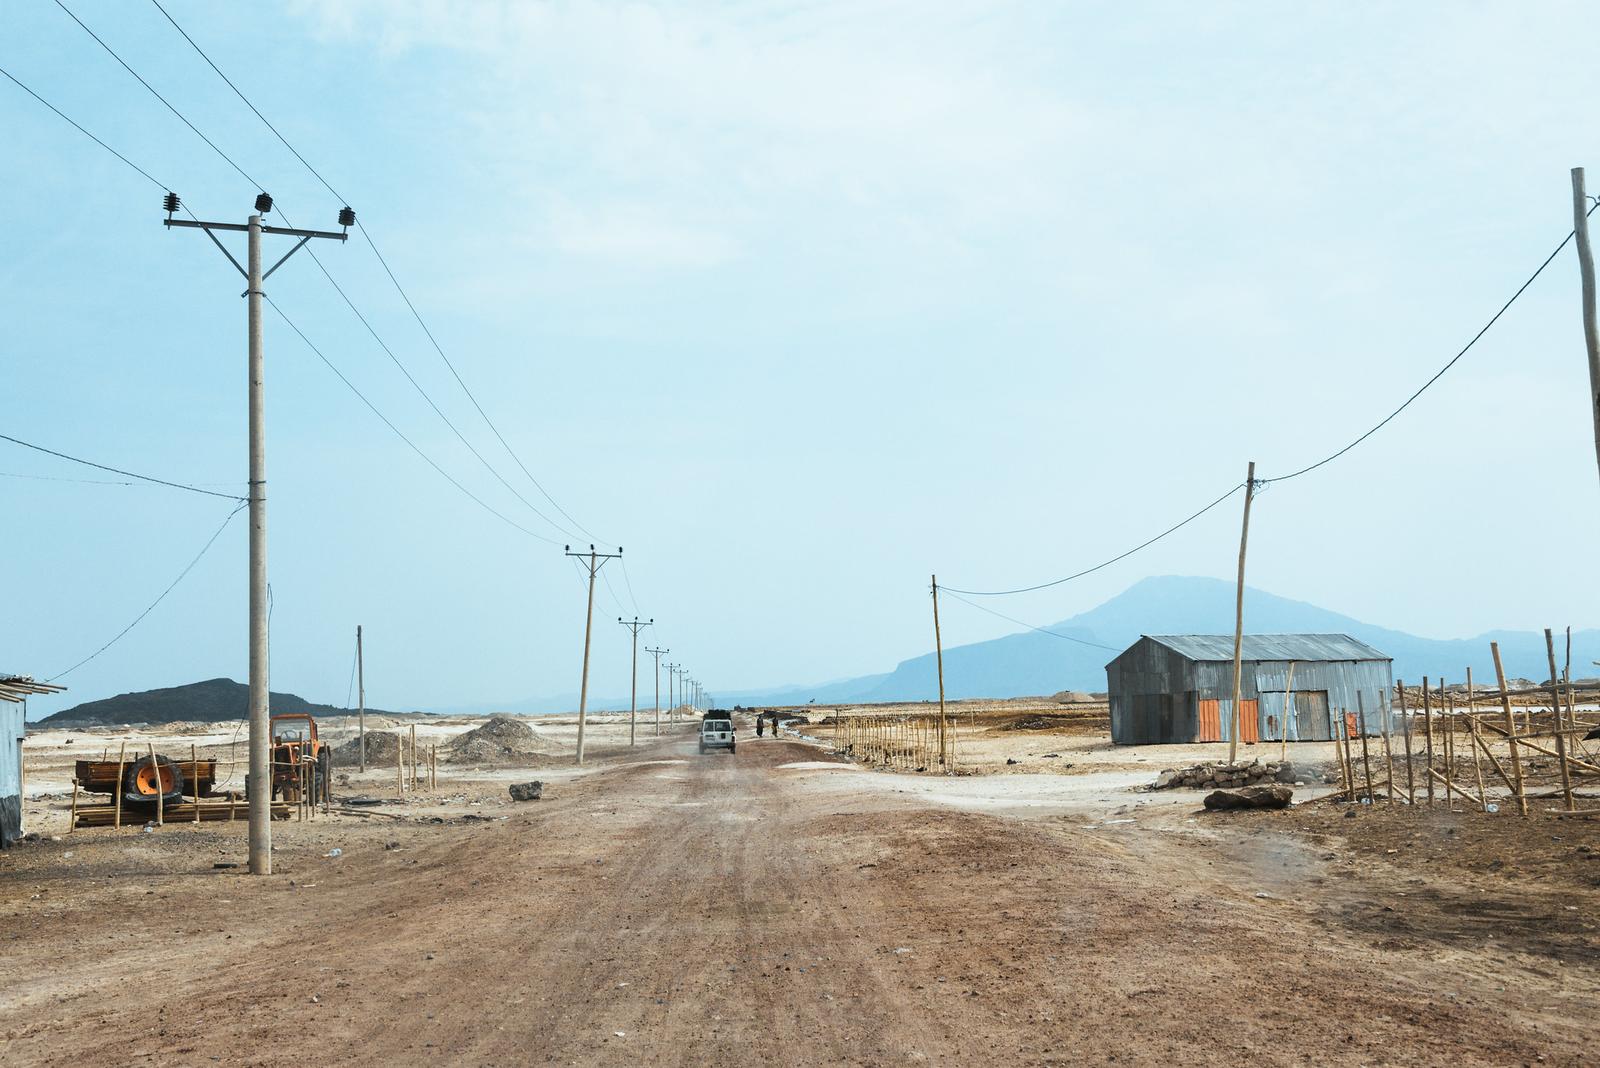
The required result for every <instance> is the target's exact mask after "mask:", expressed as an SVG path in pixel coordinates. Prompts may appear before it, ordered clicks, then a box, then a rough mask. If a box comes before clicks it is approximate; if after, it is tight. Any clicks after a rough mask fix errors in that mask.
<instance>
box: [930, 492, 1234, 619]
mask: <svg viewBox="0 0 1600 1068" xmlns="http://www.w3.org/2000/svg"><path fill="white" fill-rule="evenodd" d="M1256 481H1257V482H1260V481H1261V480H1260V479H1256ZM1243 488H1244V483H1243V482H1241V483H1239V484H1238V485H1236V486H1234V487H1233V488H1232V489H1230V490H1228V492H1227V493H1224V494H1223V495H1222V496H1220V497H1218V498H1217V499H1216V500H1214V501H1212V502H1211V503H1210V504H1208V505H1206V506H1205V507H1204V508H1202V509H1200V510H1199V511H1198V512H1196V513H1194V514H1193V515H1191V516H1190V517H1189V518H1187V519H1184V520H1181V521H1180V522H1177V523H1174V524H1173V525H1172V526H1170V527H1168V528H1167V529H1166V530H1163V531H1162V532H1161V533H1160V534H1157V535H1156V536H1155V537H1153V538H1151V539H1149V540H1148V541H1142V542H1140V543H1139V544H1138V545H1135V546H1134V547H1133V548H1131V549H1129V550H1128V551H1127V552H1123V553H1118V554H1117V555H1116V556H1113V557H1112V558H1111V559H1109V560H1106V561H1103V562H1101V563H1098V564H1095V565H1094V566H1093V567H1090V568H1085V569H1084V570H1082V571H1079V572H1076V573H1075V574H1071V575H1067V576H1066V577H1064V578H1058V579H1054V580H1052V581H1050V582H1041V583H1039V584H1038V585H1037V586H1023V587H1020V588H1018V589H1015V590H958V589H955V588H954V587H951V586H940V587H939V588H940V589H941V590H945V591H947V592H949V593H952V594H955V593H964V594H966V595H967V596H968V597H1009V596H1011V595H1012V594H1014V593H1032V592H1033V591H1034V590H1044V589H1049V588H1050V587H1051V586H1059V585H1061V584H1062V583H1064V582H1071V581H1072V580H1073V579H1080V578H1083V577H1084V576H1085V575H1092V574H1094V573H1095V572H1096V571H1099V570H1100V569H1101V568H1105V567H1110V566H1111V565H1112V564H1114V563H1116V562H1117V561H1119V560H1126V559H1127V558H1128V557H1130V556H1132V555H1133V554H1134V553H1136V552H1138V551H1139V550H1140V549H1145V548H1148V547H1150V546H1152V545H1154V544H1155V543H1156V542H1158V541H1160V540H1161V539H1162V538H1165V537H1166V536H1167V535H1168V534H1172V533H1174V532H1176V531H1178V530H1181V529H1183V528H1184V527H1186V526H1188V525H1189V524H1190V523H1193V522H1194V521H1195V520H1196V519H1199V518H1200V517H1201V516H1203V515H1205V514H1206V513H1207V512H1209V511H1211V509H1213V508H1215V507H1216V506H1217V505H1219V504H1221V503H1222V502H1223V501H1225V500H1227V499H1228V498H1229V497H1232V496H1233V495H1234V494H1235V493H1238V492H1239V491H1240V490H1241V489H1243ZM1026 625H1027V624H1024V626H1026Z"/></svg>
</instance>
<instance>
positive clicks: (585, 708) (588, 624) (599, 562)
mask: <svg viewBox="0 0 1600 1068" xmlns="http://www.w3.org/2000/svg"><path fill="white" fill-rule="evenodd" d="M562 549H563V551H565V552H566V554H567V555H568V556H575V557H577V558H578V559H579V560H580V561H581V560H583V559H584V558H585V557H588V561H587V563H586V564H585V566H586V567H588V569H589V614H588V615H587V616H585V617H584V620H583V684H582V685H581V686H580V687H579V689H578V763H579V764H582V763H583V724H584V720H585V719H587V718H588V715H589V634H590V632H591V631H592V630H593V629H594V579H595V576H596V575H598V574H600V569H601V568H602V567H605V566H606V561H607V560H616V559H618V558H619V557H621V556H622V546H620V545H619V546H617V551H616V552H614V553H597V552H595V551H594V546H593V545H591V546H589V551H588V552H586V553H575V552H573V551H572V546H570V545H564V546H562Z"/></svg>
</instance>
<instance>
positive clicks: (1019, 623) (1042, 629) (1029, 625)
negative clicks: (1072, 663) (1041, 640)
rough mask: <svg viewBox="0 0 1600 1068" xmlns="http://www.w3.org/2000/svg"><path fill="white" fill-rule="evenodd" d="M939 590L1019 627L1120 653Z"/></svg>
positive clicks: (1097, 643) (1117, 650)
mask: <svg viewBox="0 0 1600 1068" xmlns="http://www.w3.org/2000/svg"><path fill="white" fill-rule="evenodd" d="M939 592H940V593H948V594H950V596H952V597H954V598H955V599H956V600H958V601H960V602H961V603H962V604H964V605H968V606H969V607H972V608H976V609H977V610H978V611H980V612H988V613H989V614H990V615H991V616H995V617H997V618H999V619H1003V620H1005V621H1006V622H1007V623H1015V624H1016V625H1017V626H1019V627H1027V628H1028V629H1029V630H1036V631H1038V632H1039V633H1040V634H1048V635H1050V636H1051V637H1052V638H1060V639H1062V640H1063V641H1069V642H1076V643H1078V644H1079V645H1087V646H1089V647H1090V648H1093V649H1104V650H1106V651H1107V652H1112V653H1120V652H1122V650H1121V649H1116V648H1113V647H1111V646H1109V645H1101V644H1100V643H1099V642H1091V641H1087V640H1086V639H1083V638H1074V637H1073V636H1072V635H1070V634H1062V633H1059V632H1058V631H1053V630H1049V629H1048V628H1045V627H1036V626H1034V625H1033V624H1032V623H1025V622H1023V621H1022V620H1020V619H1013V618H1012V617H1010V616H1008V615H1005V614H1003V613H1001V612H996V611H995V610H994V609H992V608H985V607H984V606H983V605H981V604H977V603H976V602H974V601H969V600H967V599H966V598H965V597H962V596H959V595H958V594H956V593H955V591H953V590H950V589H946V588H945V587H943V586H940V587H939Z"/></svg>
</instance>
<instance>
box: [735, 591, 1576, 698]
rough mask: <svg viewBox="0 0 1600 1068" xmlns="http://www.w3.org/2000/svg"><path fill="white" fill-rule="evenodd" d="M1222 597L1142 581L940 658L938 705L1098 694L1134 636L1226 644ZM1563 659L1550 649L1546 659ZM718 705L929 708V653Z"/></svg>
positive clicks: (1299, 621)
mask: <svg viewBox="0 0 1600 1068" xmlns="http://www.w3.org/2000/svg"><path fill="white" fill-rule="evenodd" d="M1233 598H1234V587H1233V584H1232V583H1231V582H1225V581H1223V580H1221V579H1212V578H1190V577H1181V576H1174V575H1168V576H1161V577H1156V578H1147V579H1144V580H1143V581H1141V582H1138V583H1136V584H1135V585H1133V586H1130V587H1129V588H1128V589H1126V590H1124V591H1123V592H1122V593H1120V594H1118V595H1117V596H1116V597H1113V598H1112V599H1111V600H1109V601H1107V602H1105V603H1104V604H1102V605H1100V606H1099V607H1097V608H1093V609H1090V610H1089V611H1087V612H1084V613H1082V614H1080V615H1076V616H1073V617H1072V618H1071V619H1067V620H1064V621H1062V622H1060V623H1057V624H1054V625H1053V626H1050V627H1048V628H1047V629H1048V630H1050V631H1053V632H1055V633H1054V634H1042V633H1039V632H1038V631H1026V632H1024V633H1021V634H1011V635H1007V636H1006V637H1004V638H995V639H992V640H990V641H986V642H976V643H974V644H971V645H958V646H954V647H951V648H947V649H945V651H944V681H945V696H947V697H950V698H966V697H1020V696H1026V695H1029V694H1050V693H1055V692H1057V691H1059V690H1104V689H1105V688H1106V672H1105V665H1106V664H1107V662H1109V661H1110V660H1112V659H1113V658H1114V657H1116V655H1117V654H1118V653H1120V652H1121V651H1122V650H1123V649H1126V648H1127V647H1128V646H1129V645H1132V644H1133V642H1134V641H1136V640H1137V639H1138V638H1139V636H1140V635H1142V634H1232V633H1233ZM1244 621H1245V630H1246V631H1247V632H1248V633H1252V634H1282V633H1295V632H1305V633H1322V634H1326V633H1342V634H1348V635H1350V636H1351V637H1353V638H1359V639H1360V640H1362V641H1364V642H1366V643H1368V644H1369V645H1372V646H1375V647H1377V648H1378V649H1380V650H1382V651H1383V652H1384V653H1386V654H1387V655H1389V656H1392V657H1393V658H1394V671H1395V677H1396V678H1397V679H1405V680H1406V681H1407V682H1408V683H1412V684H1415V683H1417V682H1420V681H1421V679H1422V676H1424V675H1427V676H1429V677H1430V678H1434V679H1437V678H1439V677H1440V676H1443V677H1444V678H1445V679H1446V680H1447V681H1450V682H1461V681H1464V680H1465V677H1466V668H1467V666H1468V665H1469V664H1470V665H1471V666H1472V674H1473V678H1474V680H1475V681H1477V682H1478V683H1480V684H1483V685H1486V686H1491V687H1492V686H1493V685H1494V663H1493V661H1492V660H1491V659H1490V656H1489V642H1490V641H1497V642H1499V643H1500V655H1501V658H1502V660H1503V661H1504V663H1505V669H1506V673H1507V675H1508V676H1511V677H1523V678H1529V679H1546V678H1548V677H1549V675H1550V669H1549V665H1548V662H1547V660H1546V656H1545V647H1544V635H1543V634H1540V633H1533V632H1528V631H1494V632H1491V633H1489V634H1483V635H1479V636H1478V637H1476V638H1467V639H1449V640H1438V639H1432V638H1419V637H1416V636H1415V635H1411V634H1406V633H1404V632H1403V631H1398V630H1390V629H1388V628H1386V627H1380V626H1376V625H1374V624H1371V623H1363V622H1361V621H1360V620H1358V619H1352V618H1351V617H1349V616H1345V615H1340V614H1339V613H1337V612H1330V611H1328V610H1327V609H1325V608H1319V607H1317V606H1316V605H1313V604H1306V603H1305V602H1303V601H1292V600H1289V599H1288V598H1285V597H1278V596H1275V595H1273V594H1270V593H1266V592H1265V591H1262V590H1257V589H1252V588H1250V587H1248V586H1247V587H1245V598H1244ZM1056 635H1061V636H1062V637H1057V636H1056ZM1074 639H1075V640H1074ZM1563 641H1564V638H1563ZM1572 648H1573V653H1572V656H1573V665H1574V667H1573V675H1574V677H1579V676H1583V675H1587V674H1590V673H1591V672H1590V670H1587V669H1589V668H1590V666H1591V662H1592V661H1594V660H1600V631H1595V630H1585V631H1574V632H1573V635H1572ZM1563 652H1564V650H1562V649H1561V648H1560V647H1558V650H1557V656H1558V657H1560V656H1562V655H1563ZM1558 663H1559V661H1558ZM1579 665H1582V667H1581V668H1580V667H1579ZM718 696H719V701H720V703H721V704H725V705H731V704H735V703H738V704H805V703H806V702H807V701H809V700H812V699H815V700H816V702H817V703H818V704H835V703H837V704H845V703H855V702H867V701H924V700H935V699H937V698H938V696H939V687H938V673H937V668H936V665H935V662H934V657H933V654H932V653H928V654H926V655H924V656H918V657H913V658H912V659H910V660H904V661H901V663H900V664H899V665H898V666H897V667H896V668H895V669H894V670H893V671H891V672H889V673H887V674H883V675H867V676H863V677H861V678H858V679H846V680H843V681H839V682H831V683H826V684H823V685H820V686H815V687H804V686H784V687H778V688H774V689H772V690H762V691H745V692H742V693H736V694H719V695H718Z"/></svg>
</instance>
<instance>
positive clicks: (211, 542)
mask: <svg viewBox="0 0 1600 1068" xmlns="http://www.w3.org/2000/svg"><path fill="white" fill-rule="evenodd" d="M249 503H250V502H248V501H246V502H244V503H243V504H241V505H239V506H238V507H237V508H235V509H234V510H233V511H231V512H229V513H228V517H227V518H226V519H224V520H223V521H222V525H221V526H220V527H218V528H217V529H216V531H215V532H214V533H213V534H212V535H211V537H210V538H208V539H206V543H205V544H204V545H203V546H201V547H200V551H199V552H198V553H196V554H195V557H194V559H193V560H190V561H189V563H188V564H187V565H186V566H185V567H184V569H183V570H182V571H180V572H178V577H177V578H175V579H173V580H172V583H171V584H170V585H169V586H168V587H167V588H166V589H164V590H162V591H161V596H160V597H157V598H156V599H155V600H154V601H151V602H150V607H148V608H146V609H145V610H144V611H143V612H140V613H139V615H138V616H137V617H135V619H134V621H133V622H132V623H129V624H128V625H127V626H126V627H123V628H122V630H121V631H119V632H118V633H117V636H116V637H115V638H112V639H111V640H110V641H108V642H106V643H105V644H104V645H102V646H101V647H100V648H98V649H96V650H95V651H94V652H92V653H90V654H89V655H88V656H86V657H84V658H83V659H82V660H80V661H78V662H77V663H76V664H73V665H72V666H71V667H69V668H67V669H66V670H65V671H58V672H56V673H55V674H54V675H52V676H50V677H49V678H48V679H46V680H45V681H46V682H54V681H56V680H57V679H60V678H65V677H66V676H68V675H70V674H72V673H73V672H74V671H77V670H78V669H79V668H81V667H83V665H85V664H87V663H88V662H89V661H91V660H93V659H94V658H95V657H97V656H99V655H100V654H101V653H103V652H105V651H106V650H107V649H109V648H111V647H112V646H113V645H115V644H117V643H118V642H119V641H121V640H122V639H123V637H124V636H126V635H127V633H128V632H129V631H130V630H132V629H133V628H134V627H137V626H138V625H139V624H140V623H141V622H142V621H143V620H144V617H145V616H148V615H149V614H150V613H151V612H154V611H155V610H156V606H157V605H159V604H160V603H161V602H162V601H164V600H166V597H167V594H169V593H171V592H172V591H173V590H174V589H176V588H177V586H178V583H180V582H182V581H183V580H184V577H185V576H186V575H188V574H189V572H191V571H193V570H194V567H195V565H196V564H198V563H199V562H200V560H201V558H202V557H204V556H205V555H206V552H207V551H208V550H209V549H210V548H211V546H212V545H214V544H216V541H217V539H218V538H220V537H222V532H223V531H224V530H227V529H228V524H229V523H231V522H233V517H234V516H236V515H238V514H239V513H240V512H242V511H244V510H245V508H246V507H247V506H248V505H249Z"/></svg>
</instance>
